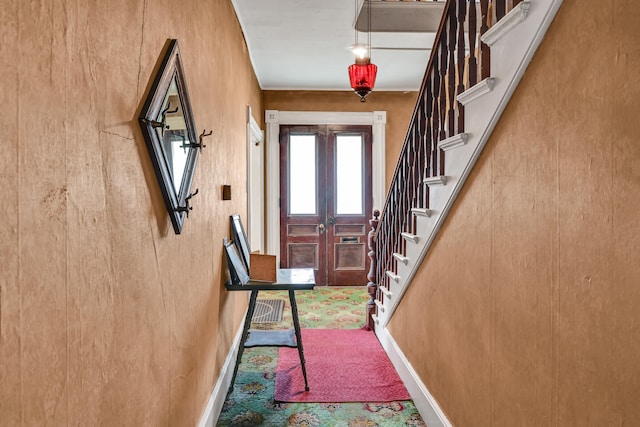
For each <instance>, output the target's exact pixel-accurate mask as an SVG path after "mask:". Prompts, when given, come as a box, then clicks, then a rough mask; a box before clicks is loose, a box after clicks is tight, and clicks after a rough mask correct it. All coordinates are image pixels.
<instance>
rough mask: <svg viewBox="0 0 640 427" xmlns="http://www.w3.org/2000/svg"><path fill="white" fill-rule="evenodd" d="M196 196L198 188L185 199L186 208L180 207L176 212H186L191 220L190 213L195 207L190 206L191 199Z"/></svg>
mask: <svg viewBox="0 0 640 427" xmlns="http://www.w3.org/2000/svg"><path fill="white" fill-rule="evenodd" d="M196 194H198V189H197V188H196V191H194V192H193V193H189V195H188V196H187V197H185V199H184V206H178V207H177V208H176V209H175V211H176V212H184V213H186V214H187V218H189V211H191V210H193V207H192V206H190V204H189V200H191V198H192V197H193V196H195V195H196Z"/></svg>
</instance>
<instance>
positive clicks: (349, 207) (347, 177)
mask: <svg viewBox="0 0 640 427" xmlns="http://www.w3.org/2000/svg"><path fill="white" fill-rule="evenodd" d="M362 148H363V147H362V136H361V135H337V136H336V214H338V215H345V214H347V215H348V214H359V215H361V214H363V206H362V202H363V198H362V192H363V189H362V155H363V153H362Z"/></svg>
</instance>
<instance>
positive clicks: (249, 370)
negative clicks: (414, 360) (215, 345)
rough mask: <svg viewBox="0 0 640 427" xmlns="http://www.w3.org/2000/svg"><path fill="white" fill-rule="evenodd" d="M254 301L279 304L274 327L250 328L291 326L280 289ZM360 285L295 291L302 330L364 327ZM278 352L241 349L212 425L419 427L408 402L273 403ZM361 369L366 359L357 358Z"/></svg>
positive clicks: (255, 325) (265, 325)
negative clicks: (239, 360) (232, 380)
mask: <svg viewBox="0 0 640 427" xmlns="http://www.w3.org/2000/svg"><path fill="white" fill-rule="evenodd" d="M259 299H283V300H285V308H284V316H283V319H282V322H279V323H253V324H252V326H251V327H252V329H289V328H292V327H293V325H292V322H291V310H290V306H289V298H288V295H287V292H286V291H268V292H260V295H259ZM367 300H368V295H367V290H366V288H364V287H332V288H328V287H318V288H316V289H314V290H313V291H299V292H296V301H297V302H298V316H299V318H300V325H301V327H302V328H330V329H358V328H361V327H362V326H364V323H365V314H364V312H365V304H366V302H367ZM277 362H278V348H272V347H256V348H248V349H245V351H244V355H243V357H242V363H241V364H240V368H239V370H238V376H237V378H236V383H235V387H234V390H233V392H232V393H231V395H230V396H229V397H228V398H227V401H226V402H225V403H224V407H223V408H222V413H221V414H220V418H219V420H218V426H234V427H235V426H270V427H285V426H301V427H302V426H303V427H329V426H330V427H334V426H335V427H337V426H344V427H376V426H425V427H426V424H425V423H424V421H423V420H422V418H421V417H420V414H419V413H418V410H417V409H416V407H415V405H414V404H413V402H412V401H410V400H407V401H400V402H385V403H375V402H361V403H279V404H276V403H275V402H274V400H273V395H274V386H275V372H276V366H277ZM362 362H363V366H362V367H363V369H366V360H365V359H364V358H363V361H362Z"/></svg>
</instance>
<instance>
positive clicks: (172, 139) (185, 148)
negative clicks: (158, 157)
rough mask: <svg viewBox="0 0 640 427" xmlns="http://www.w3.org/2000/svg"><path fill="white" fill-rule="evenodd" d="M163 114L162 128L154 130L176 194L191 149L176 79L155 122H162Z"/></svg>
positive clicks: (173, 80)
mask: <svg viewBox="0 0 640 427" xmlns="http://www.w3.org/2000/svg"><path fill="white" fill-rule="evenodd" d="M163 112H165V113H164V114H165V120H164V126H162V127H158V128H156V129H155V131H156V133H157V135H158V139H159V140H160V141H161V146H162V154H163V155H164V159H165V161H166V163H167V167H168V169H169V173H170V175H171V181H172V182H173V188H174V189H175V190H176V193H177V192H179V191H180V186H181V185H182V178H183V176H184V170H185V166H186V165H187V159H188V157H189V149H190V148H191V146H190V143H191V142H192V141H190V140H189V132H188V130H187V123H186V121H185V118H184V114H183V112H182V104H181V103H180V94H179V93H178V85H177V83H176V78H175V77H174V78H173V79H172V80H171V85H170V86H169V91H168V92H167V96H165V98H164V103H163V105H162V109H161V112H160V114H159V115H158V117H157V119H156V120H157V121H159V122H161V121H162V114H163Z"/></svg>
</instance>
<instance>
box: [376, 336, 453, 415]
mask: <svg viewBox="0 0 640 427" xmlns="http://www.w3.org/2000/svg"><path fill="white" fill-rule="evenodd" d="M376 335H377V336H378V340H379V341H380V344H381V345H382V348H384V349H385V351H386V352H387V355H388V356H389V359H390V360H391V363H392V364H393V366H394V367H395V368H396V371H398V375H400V379H402V381H403V382H404V385H405V387H407V390H408V391H409V394H410V395H411V399H412V400H413V403H414V404H415V405H416V408H417V409H418V411H419V412H420V415H421V416H422V419H423V420H424V422H425V424H426V425H428V426H429V427H452V425H451V423H450V422H449V420H448V419H447V416H446V415H445V414H444V412H443V411H442V409H440V406H438V402H436V400H435V399H434V398H433V396H432V395H431V393H430V392H429V390H428V389H427V386H425V385H424V383H423V382H422V381H421V380H420V377H419V376H418V374H417V373H416V371H415V370H414V369H413V367H412V366H411V363H409V361H408V360H407V358H406V357H405V355H404V353H402V350H401V349H400V347H398V344H397V343H396V341H395V340H394V339H393V337H392V336H391V333H390V332H389V330H388V329H387V328H386V327H376Z"/></svg>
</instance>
